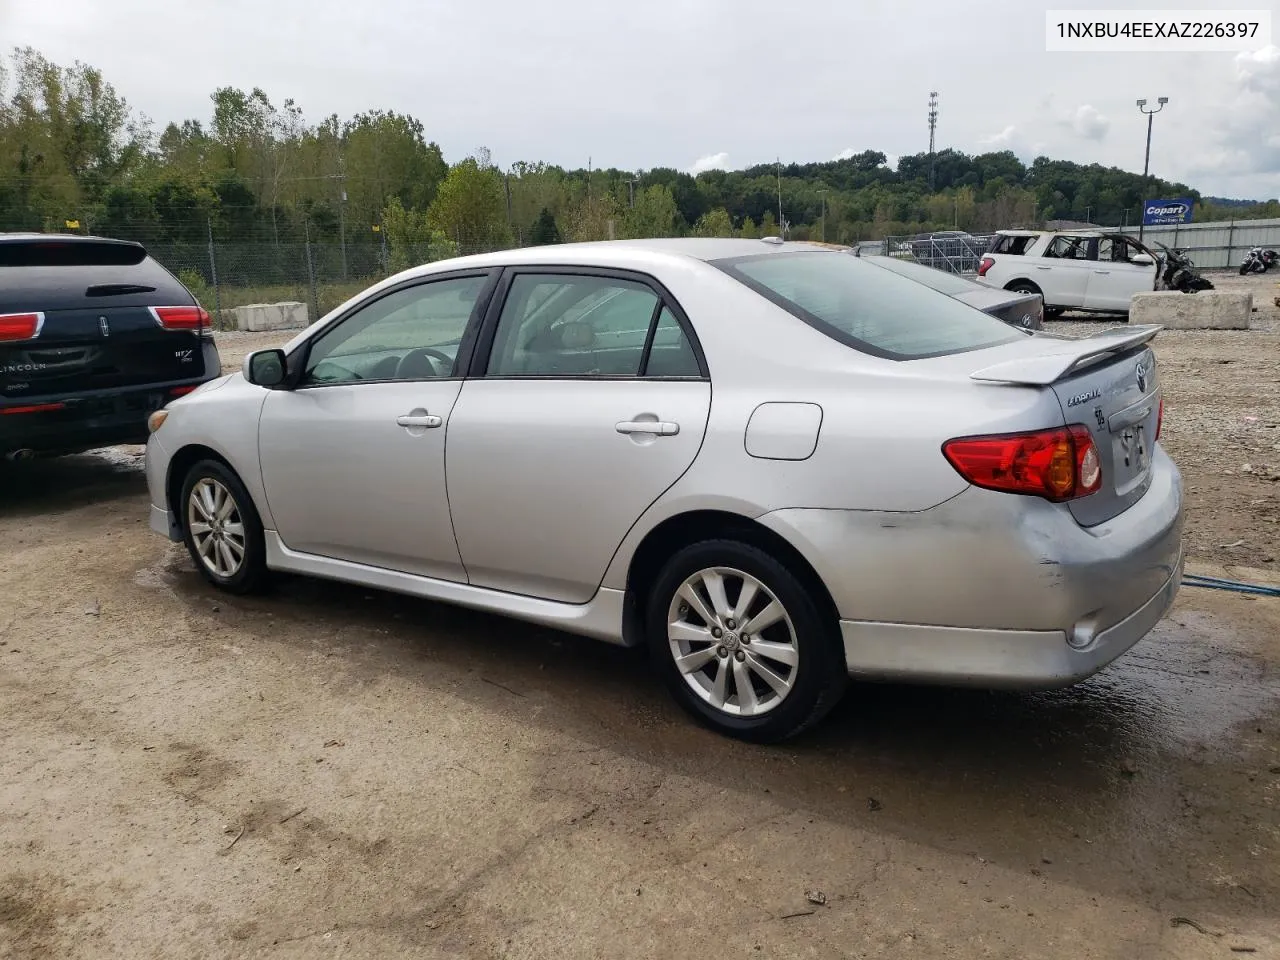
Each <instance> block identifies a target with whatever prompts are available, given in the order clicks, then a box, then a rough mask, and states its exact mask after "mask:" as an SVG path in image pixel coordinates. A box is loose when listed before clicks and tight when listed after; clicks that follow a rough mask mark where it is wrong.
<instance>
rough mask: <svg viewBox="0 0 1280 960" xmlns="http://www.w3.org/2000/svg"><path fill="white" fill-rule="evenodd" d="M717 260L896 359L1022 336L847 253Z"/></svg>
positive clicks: (857, 345) (811, 318)
mask: <svg viewBox="0 0 1280 960" xmlns="http://www.w3.org/2000/svg"><path fill="white" fill-rule="evenodd" d="M713 265H714V266H716V267H719V268H720V269H721V270H723V271H724V272H725V273H727V274H729V276H731V277H733V278H734V279H736V280H738V281H740V282H741V283H743V284H744V285H746V286H748V287H750V288H751V289H752V290H754V291H756V292H757V293H759V294H760V295H761V296H763V297H765V298H766V299H768V300H770V301H771V302H773V303H775V304H777V305H778V306H779V307H782V309H784V310H786V311H787V312H789V313H791V314H793V315H795V316H796V317H798V318H800V319H801V320H803V321H804V322H805V323H808V324H809V325H810V326H813V327H815V328H816V329H818V330H821V331H822V332H823V333H825V334H827V335H828V336H830V337H831V338H832V339H834V340H837V341H839V342H840V343H843V344H845V345H847V346H850V347H853V348H854V349H856V350H860V351H861V352H863V353H868V354H871V355H873V356H877V357H885V358H887V359H890V360H918V359H924V358H926V357H938V356H945V355H947V354H953V353H962V352H965V351H968V350H980V349H982V348H984V347H991V346H995V345H997V344H1001V343H1009V342H1011V341H1013V340H1016V339H1019V337H1020V336H1021V334H1018V333H1016V332H1014V331H1013V330H1011V328H1010V327H1008V326H1007V325H1006V324H1004V323H1001V322H1000V321H999V320H997V319H995V318H993V317H991V316H988V315H987V314H985V313H983V312H982V311H981V310H977V309H975V308H974V307H971V306H969V305H967V304H965V303H961V302H960V301H959V300H955V299H953V298H952V297H949V296H947V295H946V294H942V293H939V292H938V291H936V290H933V289H931V288H930V287H926V286H924V285H923V284H920V283H918V282H916V281H915V280H910V279H908V278H906V277H904V276H899V275H898V274H896V273H894V272H892V271H889V270H885V269H882V268H881V267H877V266H874V265H872V264H869V263H866V262H864V261H863V260H862V259H861V258H858V257H851V256H848V255H847V254H843V253H834V252H833V253H826V252H816V251H815V252H808V251H806V252H803V253H773V254H759V255H755V256H750V257H734V258H732V259H728V260H717V261H713Z"/></svg>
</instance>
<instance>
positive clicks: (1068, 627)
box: [760, 445, 1183, 687]
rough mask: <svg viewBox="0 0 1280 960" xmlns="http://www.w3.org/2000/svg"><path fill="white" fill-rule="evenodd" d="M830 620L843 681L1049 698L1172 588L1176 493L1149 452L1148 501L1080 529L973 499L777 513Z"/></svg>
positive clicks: (1152, 613) (1140, 623)
mask: <svg viewBox="0 0 1280 960" xmlns="http://www.w3.org/2000/svg"><path fill="white" fill-rule="evenodd" d="M760 520H761V522H762V523H764V524H765V525H766V526H769V527H770V528H771V529H773V530H775V531H776V532H778V533H779V534H781V535H782V536H784V537H785V538H786V539H787V540H788V541H789V542H791V543H792V544H793V545H795V546H796V548H797V549H799V550H800V552H801V553H802V554H804V556H805V557H806V559H808V561H809V562H810V563H811V564H812V566H813V568H814V570H815V571H817V573H818V575H819V576H820V577H821V578H822V580H823V582H824V583H825V584H826V586H827V588H828V590H829V591H830V593H831V596H832V599H833V600H834V601H835V604H836V608H837V610H838V612H839V615H840V618H841V631H842V634H843V636H844V640H845V653H846V660H847V664H848V667H849V670H850V672H851V673H854V674H857V675H863V676H884V677H895V678H903V679H906V678H910V679H916V680H922V681H923V680H928V681H933V682H946V683H959V684H968V683H980V684H986V685H991V686H1006V685H1008V686H1021V687H1036V686H1040V687H1052V686H1060V685H1063V684H1069V683H1072V682H1074V681H1075V680H1078V679H1080V678H1081V677H1085V676H1088V675H1089V674H1091V673H1093V672H1095V671H1096V670H1098V669H1101V668H1102V667H1103V666H1105V665H1106V664H1107V663H1109V662H1110V661H1111V660H1113V659H1115V658H1116V657H1117V656H1119V655H1120V654H1122V653H1123V652H1124V651H1125V650H1127V649H1128V648H1129V647H1131V646H1132V645H1133V644H1134V643H1136V642H1137V641H1138V639H1140V638H1141V636H1143V635H1144V634H1145V633H1147V632H1148V631H1149V630H1150V629H1151V627H1153V626H1154V625H1155V623H1156V622H1157V621H1158V620H1159V619H1160V617H1161V616H1163V614H1164V612H1165V610H1167V609H1168V604H1169V603H1171V602H1172V599H1173V595H1174V594H1175V593H1176V592H1177V589H1178V585H1179V584H1180V583H1181V571H1182V565H1183V555H1182V528H1183V513H1182V480H1181V476H1180V475H1179V473H1178V469H1177V467H1176V466H1175V465H1174V464H1173V462H1172V461H1171V460H1170V459H1169V457H1168V456H1167V454H1165V452H1164V450H1163V449H1162V448H1161V447H1159V446H1158V445H1157V447H1156V451H1155V455H1154V458H1153V464H1152V478H1151V485H1150V486H1149V488H1148V490H1147V492H1146V494H1145V495H1144V496H1143V497H1142V499H1140V500H1139V501H1138V502H1137V503H1135V504H1134V505H1133V506H1131V507H1130V508H1129V509H1128V510H1126V511H1125V512H1124V513H1122V514H1120V515H1119V516H1117V517H1114V518H1112V519H1111V520H1108V521H1106V522H1105V523H1101V524H1098V525H1097V526H1095V527H1088V528H1086V527H1081V526H1080V525H1079V524H1077V523H1076V522H1075V520H1074V519H1073V518H1072V516H1071V513H1070V511H1069V510H1068V509H1067V508H1066V507H1064V506H1062V505H1058V504H1051V503H1048V502H1046V501H1044V500H1039V499H1036V498H1031V497H1019V496H1013V495H1009V494H1002V493H995V492H992V491H988V490H980V489H978V488H974V487H971V488H969V489H967V490H965V491H964V492H963V493H961V494H959V495H958V496H956V497H954V498H952V499H951V500H949V501H947V502H946V503H943V504H940V505H939V506H937V507H934V508H932V509H930V510H923V511H920V512H917V513H873V512H869V511H838V510H781V511H776V512H774V513H770V514H767V515H765V516H764V517H762V518H760Z"/></svg>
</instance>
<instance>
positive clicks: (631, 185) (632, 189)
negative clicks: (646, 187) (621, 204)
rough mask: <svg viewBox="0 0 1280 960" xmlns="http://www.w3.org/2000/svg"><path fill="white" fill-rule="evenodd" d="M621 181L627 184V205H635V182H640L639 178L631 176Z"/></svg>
mask: <svg viewBox="0 0 1280 960" xmlns="http://www.w3.org/2000/svg"><path fill="white" fill-rule="evenodd" d="M622 182H623V183H625V184H626V185H627V188H628V190H627V192H628V193H629V195H630V197H631V202H630V203H629V204H628V206H631V207H634V206H635V205H636V184H637V183H639V182H640V178H639V177H632V178H631V179H629V180H623V181H622Z"/></svg>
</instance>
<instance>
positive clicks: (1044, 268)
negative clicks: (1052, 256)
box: [1036, 266, 1053, 270]
mask: <svg viewBox="0 0 1280 960" xmlns="http://www.w3.org/2000/svg"><path fill="white" fill-rule="evenodd" d="M1036 269H1037V270H1052V269H1053V267H1041V266H1037V267H1036Z"/></svg>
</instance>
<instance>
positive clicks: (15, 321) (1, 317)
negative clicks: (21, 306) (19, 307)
mask: <svg viewBox="0 0 1280 960" xmlns="http://www.w3.org/2000/svg"><path fill="white" fill-rule="evenodd" d="M43 326H44V314H43V313H0V343H10V342H13V341H16V340H34V339H35V338H36V337H38V336H40V328H41V327H43Z"/></svg>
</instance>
